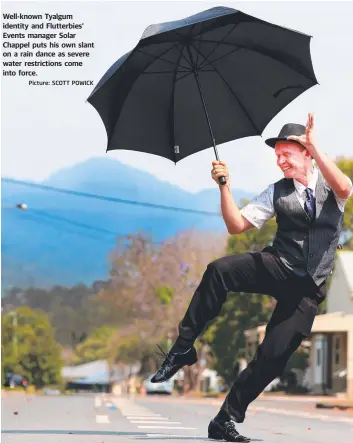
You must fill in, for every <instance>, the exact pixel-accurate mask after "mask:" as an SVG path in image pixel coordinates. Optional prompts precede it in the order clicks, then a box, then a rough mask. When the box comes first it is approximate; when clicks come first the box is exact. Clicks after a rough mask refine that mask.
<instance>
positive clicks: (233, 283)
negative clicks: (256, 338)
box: [172, 253, 284, 351]
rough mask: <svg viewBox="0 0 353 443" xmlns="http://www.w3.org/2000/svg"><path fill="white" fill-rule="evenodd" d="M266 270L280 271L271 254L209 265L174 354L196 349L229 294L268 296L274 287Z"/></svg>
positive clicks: (182, 324)
mask: <svg viewBox="0 0 353 443" xmlns="http://www.w3.org/2000/svg"><path fill="white" fill-rule="evenodd" d="M267 266H269V267H270V266H272V267H278V264H277V261H276V258H274V257H273V256H272V254H269V253H255V254H250V253H246V254H239V255H232V256H227V257H222V258H220V259H218V260H215V261H214V262H212V263H210V264H209V265H208V266H207V269H206V271H205V273H204V275H203V278H202V280H201V283H200V285H199V286H198V288H197V289H196V291H195V293H194V295H193V298H192V300H191V302H190V305H189V307H188V309H187V311H186V314H185V316H184V318H183V320H182V321H181V322H180V324H179V337H178V339H177V342H176V343H175V345H174V346H173V348H172V351H174V350H176V349H178V350H182V349H187V348H189V347H190V346H192V345H193V343H194V341H195V340H196V339H197V337H198V336H199V335H200V334H201V332H202V331H203V329H204V328H205V326H206V325H207V323H209V322H210V321H212V320H213V319H214V318H216V317H217V316H218V314H219V313H220V311H221V308H222V305H223V303H224V302H225V300H226V296H227V293H228V292H239V291H241V292H264V293H265V292H266V290H267V289H268V288H269V287H271V286H274V281H273V280H274V277H273V275H271V273H269V272H268V270H267V269H266V267H267ZM279 272H281V270H280V269H279ZM283 278H284V276H283Z"/></svg>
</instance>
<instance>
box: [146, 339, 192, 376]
mask: <svg viewBox="0 0 353 443" xmlns="http://www.w3.org/2000/svg"><path fill="white" fill-rule="evenodd" d="M196 362H197V354H196V349H195V348H194V347H193V346H192V347H191V348H190V349H188V350H187V351H186V352H183V353H176V352H169V353H168V354H166V355H165V360H164V362H163V363H162V366H161V367H160V369H158V371H157V372H156V373H155V375H154V376H153V377H152V378H151V382H152V383H162V382H163V381H166V380H169V379H170V378H172V377H173V375H174V374H176V373H177V372H178V371H179V369H181V368H182V367H183V366H185V365H187V366H191V365H193V364H194V363H196Z"/></svg>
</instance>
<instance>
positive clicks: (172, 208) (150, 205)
mask: <svg viewBox="0 0 353 443" xmlns="http://www.w3.org/2000/svg"><path fill="white" fill-rule="evenodd" d="M1 180H3V181H4V182H5V183H13V184H16V185H22V186H27V187H31V188H37V189H42V190H44V191H52V192H59V193H62V194H69V195H73V196H76V197H85V198H94V199H98V200H105V201H109V202H112V203H123V204H127V205H135V206H146V207H148V208H154V209H164V210H168V211H178V212H186V213H190V214H199V215H207V216H213V217H214V216H216V217H220V216H221V214H219V213H218V212H211V211H200V210H197V209H187V208H178V207H176V206H166V205H157V204H155V203H147V202H139V201H136V200H125V199H121V198H116V197H107V196H104V195H97V194H90V193H87V192H80V191H73V190H71V189H63V188H56V187H54V186H47V185H41V184H39V183H31V182H26V181H23V180H16V179H13V178H2V179H1Z"/></svg>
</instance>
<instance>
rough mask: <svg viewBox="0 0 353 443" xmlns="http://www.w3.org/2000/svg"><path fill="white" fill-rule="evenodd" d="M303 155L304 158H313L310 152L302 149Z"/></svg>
mask: <svg viewBox="0 0 353 443" xmlns="http://www.w3.org/2000/svg"><path fill="white" fill-rule="evenodd" d="M304 154H305V157H310V158H313V157H312V155H311V154H310V152H309V151H308V150H307V149H305V148H304Z"/></svg>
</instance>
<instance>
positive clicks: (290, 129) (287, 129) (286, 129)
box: [265, 123, 305, 148]
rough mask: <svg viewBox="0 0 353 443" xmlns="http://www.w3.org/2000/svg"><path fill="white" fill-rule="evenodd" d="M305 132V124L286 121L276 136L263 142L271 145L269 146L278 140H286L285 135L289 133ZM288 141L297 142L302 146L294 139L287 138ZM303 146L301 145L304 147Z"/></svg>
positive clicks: (273, 145)
mask: <svg viewBox="0 0 353 443" xmlns="http://www.w3.org/2000/svg"><path fill="white" fill-rule="evenodd" d="M304 132H305V126H303V125H298V124H297V123H287V124H286V125H284V126H283V128H282V129H281V131H280V133H279V134H278V137H273V138H268V139H267V140H265V143H266V144H267V145H268V146H271V148H274V147H275V144H276V143H277V142H280V141H287V137H289V136H290V135H297V136H300V135H303V134H304ZM288 141H289V142H293V143H297V144H298V145H300V146H303V145H302V144H301V143H299V142H297V141H295V140H288ZM304 147H305V146H303V148H304Z"/></svg>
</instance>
